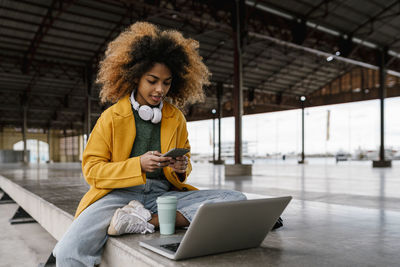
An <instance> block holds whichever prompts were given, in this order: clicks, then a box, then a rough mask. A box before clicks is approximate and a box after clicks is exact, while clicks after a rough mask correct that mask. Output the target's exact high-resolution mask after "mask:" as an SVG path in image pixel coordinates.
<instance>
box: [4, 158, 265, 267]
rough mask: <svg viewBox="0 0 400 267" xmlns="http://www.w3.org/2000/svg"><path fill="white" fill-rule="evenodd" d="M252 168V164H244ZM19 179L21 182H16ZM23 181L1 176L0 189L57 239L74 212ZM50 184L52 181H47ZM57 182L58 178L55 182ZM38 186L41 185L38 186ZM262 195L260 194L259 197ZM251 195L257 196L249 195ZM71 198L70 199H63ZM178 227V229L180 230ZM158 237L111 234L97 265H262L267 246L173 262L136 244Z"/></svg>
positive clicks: (106, 266) (61, 234)
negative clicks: (31, 188) (38, 192)
mask: <svg viewBox="0 0 400 267" xmlns="http://www.w3.org/2000/svg"><path fill="white" fill-rule="evenodd" d="M244 166H246V167H245V168H247V169H249V168H250V170H251V165H244ZM19 181H22V183H21V185H19V184H18V183H19ZM23 181H24V180H12V179H8V178H6V177H4V176H1V175H0V188H2V189H3V191H4V192H6V193H7V194H8V195H9V196H10V197H11V198H13V199H14V200H15V201H16V202H17V204H18V205H20V206H21V207H22V208H23V209H25V210H26V212H28V213H29V214H30V215H31V216H32V217H33V218H34V219H35V220H36V221H37V222H38V223H39V224H40V225H41V226H42V227H43V228H44V229H45V230H46V231H48V232H49V233H50V234H51V235H52V236H53V237H54V238H55V239H56V240H60V239H61V237H62V236H63V234H64V233H65V232H66V231H67V229H68V228H69V226H70V225H71V223H72V221H73V215H72V214H70V213H69V212H66V211H64V210H62V209H61V208H59V207H57V206H56V205H54V204H52V203H50V202H49V201H47V200H45V199H43V198H41V197H40V196H38V195H36V194H35V189H33V190H32V192H31V191H29V188H30V187H28V188H24V187H23V184H24V183H23ZM50 183H51V182H50ZM55 185H57V180H56V181H55ZM37 188H38V190H39V189H41V188H40V186H38V187H37ZM69 193H70V192H69V191H68V190H65V191H61V192H60V196H58V197H63V196H62V194H65V195H67V194H69ZM258 197H261V196H258ZM250 198H257V197H256V196H255V195H254V196H249V199H250ZM66 201H71V198H66ZM183 231H184V230H178V231H177V232H178V233H179V232H183ZM157 237H160V233H159V232H158V231H157V232H156V233H154V234H147V235H140V234H137V235H123V236H119V237H110V238H109V239H108V241H107V243H106V245H105V248H104V251H103V257H102V262H101V264H100V267H115V266H136V265H137V266H182V267H183V266H189V265H190V266H232V264H233V265H234V262H232V258H240V259H241V260H242V261H243V262H246V265H249V266H261V265H262V264H263V260H262V257H261V258H260V257H259V255H260V253H264V252H263V251H264V250H265V249H266V247H267V246H266V245H262V246H261V247H259V248H254V249H249V250H242V251H236V252H230V253H229V252H228V253H223V254H216V255H210V256H204V257H198V258H193V259H188V260H183V261H172V260H169V259H167V258H165V257H163V256H161V255H158V254H155V253H153V252H151V251H150V250H147V249H145V248H143V247H141V246H140V245H139V241H143V240H148V239H152V238H157Z"/></svg>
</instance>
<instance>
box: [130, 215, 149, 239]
mask: <svg viewBox="0 0 400 267" xmlns="http://www.w3.org/2000/svg"><path fill="white" fill-rule="evenodd" d="M127 215H128V214H127ZM128 216H134V217H136V218H138V219H139V221H137V222H135V223H128V225H127V227H126V232H128V233H141V234H145V233H154V225H152V224H150V223H148V222H147V220H146V219H145V218H144V217H143V216H142V215H140V214H139V213H137V212H132V213H130V214H129V215H128Z"/></svg>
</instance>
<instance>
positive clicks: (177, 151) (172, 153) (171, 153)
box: [162, 148, 190, 158]
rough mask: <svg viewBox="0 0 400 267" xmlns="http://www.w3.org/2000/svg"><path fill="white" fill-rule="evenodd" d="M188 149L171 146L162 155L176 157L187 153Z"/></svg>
mask: <svg viewBox="0 0 400 267" xmlns="http://www.w3.org/2000/svg"><path fill="white" fill-rule="evenodd" d="M189 151H190V150H189V149H187V148H173V149H171V150H170V151H168V152H167V153H164V154H163V155H162V156H163V157H171V158H176V157H181V156H183V155H185V154H186V153H188V152H189Z"/></svg>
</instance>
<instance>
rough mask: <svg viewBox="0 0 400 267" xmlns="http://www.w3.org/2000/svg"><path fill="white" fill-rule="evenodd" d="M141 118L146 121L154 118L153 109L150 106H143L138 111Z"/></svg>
mask: <svg viewBox="0 0 400 267" xmlns="http://www.w3.org/2000/svg"><path fill="white" fill-rule="evenodd" d="M138 113H139V116H140V118H142V120H144V121H148V120H151V119H152V118H153V109H152V108H151V107H149V106H146V105H143V106H141V107H140V108H139V110H138Z"/></svg>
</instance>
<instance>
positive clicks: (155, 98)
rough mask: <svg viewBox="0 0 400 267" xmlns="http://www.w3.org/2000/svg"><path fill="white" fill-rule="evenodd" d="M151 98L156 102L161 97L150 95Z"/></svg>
mask: <svg viewBox="0 0 400 267" xmlns="http://www.w3.org/2000/svg"><path fill="white" fill-rule="evenodd" d="M150 98H151V100H153V101H154V102H156V103H158V102H160V101H161V99H162V97H161V96H154V95H152V96H150Z"/></svg>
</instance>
